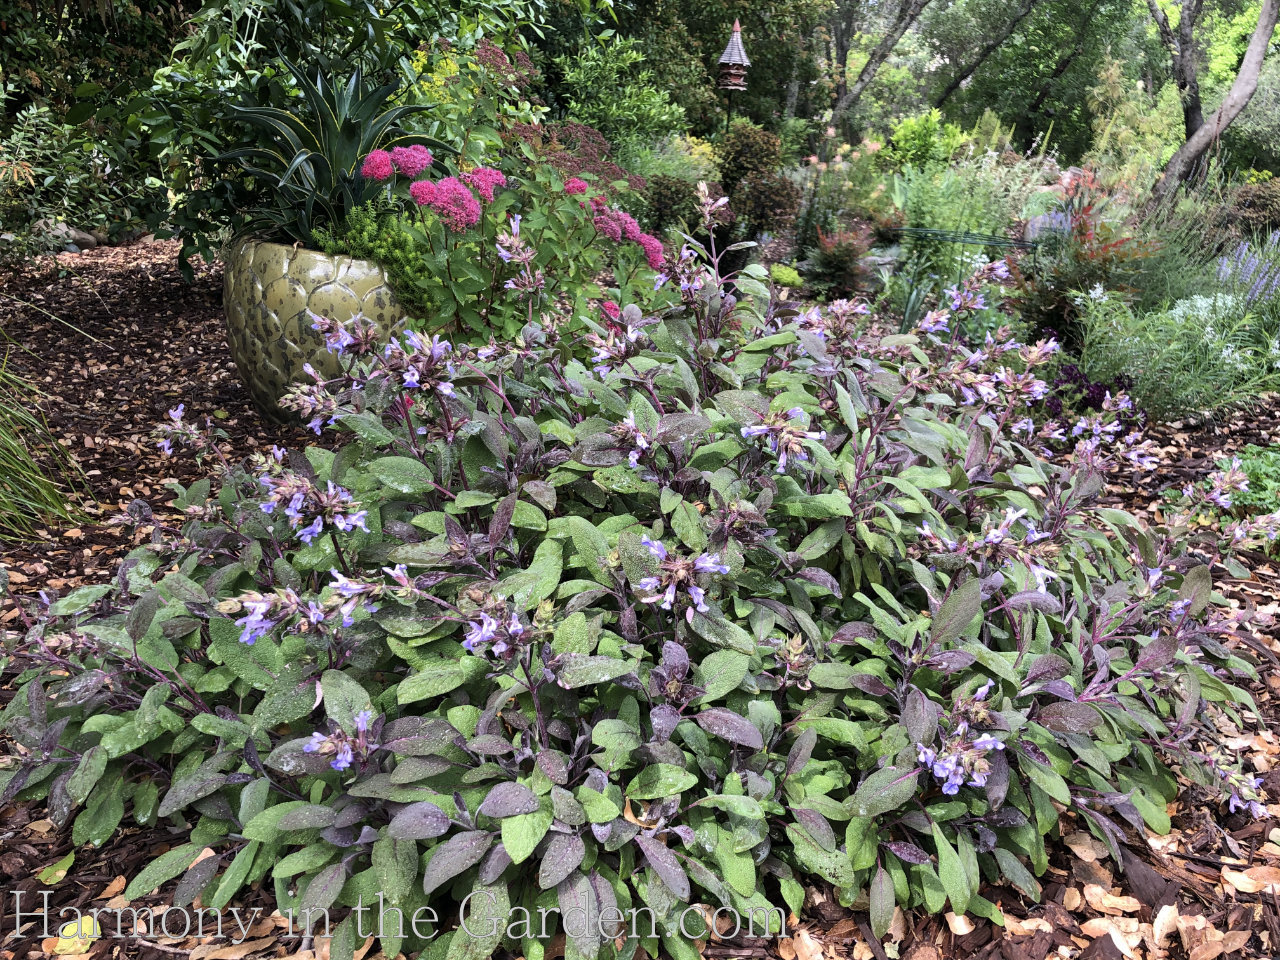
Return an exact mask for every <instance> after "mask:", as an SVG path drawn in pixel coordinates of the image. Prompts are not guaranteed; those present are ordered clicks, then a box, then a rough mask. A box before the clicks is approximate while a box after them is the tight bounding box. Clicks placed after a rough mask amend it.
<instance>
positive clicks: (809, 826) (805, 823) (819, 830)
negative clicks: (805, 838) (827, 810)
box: [791, 807, 836, 851]
mask: <svg viewBox="0 0 1280 960" xmlns="http://www.w3.org/2000/svg"><path fill="white" fill-rule="evenodd" d="M791 814H792V816H794V817H795V818H796V823H798V824H800V826H802V827H804V829H805V832H807V833H808V834H809V836H811V837H813V839H814V842H815V843H817V845H818V846H820V847H821V848H822V849H823V850H827V851H833V850H835V848H836V833H835V831H834V830H832V829H831V824H830V823H828V822H827V818H826V817H824V816H823V815H822V814H820V813H819V812H818V811H817V810H810V809H809V808H807V807H792V808H791Z"/></svg>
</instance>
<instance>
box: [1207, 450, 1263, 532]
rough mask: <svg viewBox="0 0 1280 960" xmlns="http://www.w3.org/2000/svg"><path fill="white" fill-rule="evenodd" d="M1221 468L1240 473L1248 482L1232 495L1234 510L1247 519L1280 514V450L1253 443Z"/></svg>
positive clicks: (1220, 464)
mask: <svg viewBox="0 0 1280 960" xmlns="http://www.w3.org/2000/svg"><path fill="white" fill-rule="evenodd" d="M1218 465H1219V467H1221V468H1222V469H1224V470H1225V469H1230V468H1235V469H1237V470H1240V471H1241V472H1242V473H1243V474H1244V475H1245V477H1246V479H1247V480H1248V482H1249V483H1248V486H1247V487H1245V488H1244V489H1241V490H1236V491H1235V492H1233V493H1232V496H1231V504H1230V506H1231V508H1232V509H1233V510H1235V511H1237V512H1238V513H1241V514H1244V515H1245V516H1257V515H1259V514H1263V513H1275V512H1276V511H1280V447H1274V446H1272V447H1260V446H1258V445H1257V444H1254V443H1251V444H1249V445H1248V446H1246V447H1243V448H1241V450H1240V454H1239V456H1238V457H1236V458H1235V460H1234V461H1226V460H1224V461H1220V462H1219V464H1218ZM1210 486H1212V484H1210Z"/></svg>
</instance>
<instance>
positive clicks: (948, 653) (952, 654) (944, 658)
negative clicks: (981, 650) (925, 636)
mask: <svg viewBox="0 0 1280 960" xmlns="http://www.w3.org/2000/svg"><path fill="white" fill-rule="evenodd" d="M977 660H978V658H977V657H975V656H974V655H973V654H972V653H966V652H965V651H964V650H944V651H943V652H942V653H935V654H934V655H933V656H932V657H930V658H929V659H928V660H926V661H925V666H926V667H928V668H929V669H930V670H937V671H938V672H940V673H946V674H952V673H955V672H956V671H958V670H963V669H965V668H966V667H971V666H973V665H974V664H975V663H976V662H977Z"/></svg>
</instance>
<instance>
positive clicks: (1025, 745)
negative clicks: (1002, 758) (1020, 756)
mask: <svg viewBox="0 0 1280 960" xmlns="http://www.w3.org/2000/svg"><path fill="white" fill-rule="evenodd" d="M1018 747H1019V748H1020V749H1021V750H1022V752H1023V753H1025V754H1026V755H1027V756H1028V757H1030V758H1031V759H1032V760H1034V761H1035V762H1036V763H1038V764H1041V765H1042V766H1046V767H1052V766H1053V764H1052V763H1051V762H1050V761H1049V756H1048V754H1046V753H1045V752H1044V751H1043V750H1041V749H1040V748H1039V747H1037V746H1036V745H1035V744H1034V743H1032V742H1031V741H1030V740H1019V741H1018Z"/></svg>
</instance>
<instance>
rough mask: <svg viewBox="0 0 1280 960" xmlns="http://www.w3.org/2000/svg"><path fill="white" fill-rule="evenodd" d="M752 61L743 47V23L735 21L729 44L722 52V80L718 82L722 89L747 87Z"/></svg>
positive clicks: (742, 88) (743, 88)
mask: <svg viewBox="0 0 1280 960" xmlns="http://www.w3.org/2000/svg"><path fill="white" fill-rule="evenodd" d="M749 66H751V61H750V60H748V59H747V51H746V50H744V49H742V24H740V23H739V22H738V21H737V20H735V21H733V33H732V35H730V37H729V44H728V46H726V47H725V48H724V53H722V54H720V80H719V82H718V83H717V84H716V86H717V87H719V88H720V89H721V90H745V89H747V67H749Z"/></svg>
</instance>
